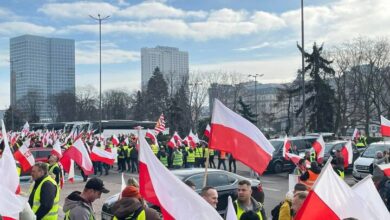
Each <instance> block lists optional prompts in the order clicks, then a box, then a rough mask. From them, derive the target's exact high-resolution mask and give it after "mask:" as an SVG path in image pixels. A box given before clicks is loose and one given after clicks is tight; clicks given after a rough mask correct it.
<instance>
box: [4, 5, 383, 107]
mask: <svg viewBox="0 0 390 220" xmlns="http://www.w3.org/2000/svg"><path fill="white" fill-rule="evenodd" d="M389 11H390V1H389V0H305V30H306V36H305V38H306V45H307V47H308V46H310V44H312V43H313V42H314V41H317V42H320V43H325V47H331V46H333V45H336V44H338V43H340V42H344V41H348V40H351V39H353V38H354V37H359V36H368V37H378V36H379V37H387V36H388V35H389V34H390V26H389V24H390V13H389ZM98 13H100V14H101V15H102V16H105V15H110V18H109V19H108V20H107V21H105V22H104V24H103V26H102V41H103V45H102V48H103V51H102V53H103V55H102V56H103V58H102V59H103V78H102V79H103V90H105V89H111V88H126V89H128V90H134V89H138V88H139V87H140V79H141V73H140V72H141V67H140V48H141V47H155V46H156V45H162V46H173V47H178V48H180V50H184V51H188V52H189V55H190V71H208V70H222V71H237V72H240V73H242V74H243V77H245V76H246V75H247V74H253V73H261V74H264V77H263V78H261V79H260V80H259V81H261V82H288V81H290V80H291V79H292V78H293V77H294V75H295V73H296V70H297V69H298V68H299V66H300V54H299V52H298V50H297V48H296V42H297V41H300V0H154V1H153V0H148V1H141V0H106V1H97V0H95V1H72V0H66V1H65V0H63V1H60V0H46V1H45V0H7V1H0V109H4V108H6V107H7V106H8V105H9V93H10V89H9V75H10V74H9V62H8V60H9V38H10V37H15V36H19V35H23V34H34V35H41V36H47V37H60V38H70V39H74V40H75V41H76V87H79V86H85V85H88V84H90V85H93V86H97V85H98V82H99V75H98V73H99V65H98V64H99V63H98V62H99V59H98V55H99V53H98V52H99V51H98V30H99V29H98V25H97V22H96V21H94V20H92V19H91V18H89V16H88V15H97V14H98Z"/></svg>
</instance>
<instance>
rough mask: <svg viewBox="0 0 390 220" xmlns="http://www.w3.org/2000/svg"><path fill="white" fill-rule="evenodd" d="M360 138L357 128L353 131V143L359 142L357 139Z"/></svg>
mask: <svg viewBox="0 0 390 220" xmlns="http://www.w3.org/2000/svg"><path fill="white" fill-rule="evenodd" d="M359 137H360V132H359V130H358V129H357V128H355V130H354V131H353V134H352V140H353V141H354V140H357V139H359Z"/></svg>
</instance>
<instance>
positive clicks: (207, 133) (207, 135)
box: [204, 124, 211, 138]
mask: <svg viewBox="0 0 390 220" xmlns="http://www.w3.org/2000/svg"><path fill="white" fill-rule="evenodd" d="M210 134H211V128H210V125H209V124H207V126H206V129H205V130H204V136H206V137H208V138H210Z"/></svg>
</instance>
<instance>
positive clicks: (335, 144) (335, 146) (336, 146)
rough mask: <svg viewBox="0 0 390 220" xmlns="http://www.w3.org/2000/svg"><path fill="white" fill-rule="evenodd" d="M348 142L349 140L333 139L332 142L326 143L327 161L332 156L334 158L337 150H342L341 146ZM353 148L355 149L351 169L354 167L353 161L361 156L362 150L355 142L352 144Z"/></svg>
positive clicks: (325, 156)
mask: <svg viewBox="0 0 390 220" xmlns="http://www.w3.org/2000/svg"><path fill="white" fill-rule="evenodd" d="M347 142H348V141H342V140H339V141H332V142H328V143H325V155H324V161H327V160H328V159H329V157H330V156H332V157H333V158H334V157H335V153H336V150H341V148H342V147H343V146H345V144H346V143H347ZM352 150H353V159H352V164H350V165H349V166H348V170H349V171H351V170H352V169H353V162H355V160H356V159H357V158H358V157H359V156H360V152H359V150H358V149H357V147H356V146H355V145H354V144H352Z"/></svg>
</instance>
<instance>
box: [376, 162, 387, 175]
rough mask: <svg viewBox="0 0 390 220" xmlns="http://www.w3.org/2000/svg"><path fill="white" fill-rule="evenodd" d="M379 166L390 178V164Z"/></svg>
mask: <svg viewBox="0 0 390 220" xmlns="http://www.w3.org/2000/svg"><path fill="white" fill-rule="evenodd" d="M377 166H378V167H379V168H380V169H381V170H382V171H383V173H385V176H387V177H390V163H386V164H379V165H377Z"/></svg>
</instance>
